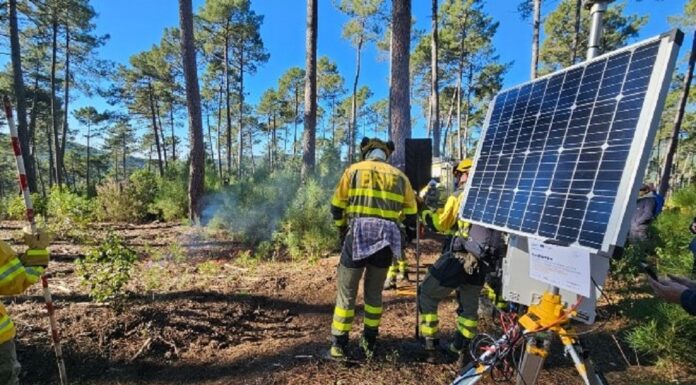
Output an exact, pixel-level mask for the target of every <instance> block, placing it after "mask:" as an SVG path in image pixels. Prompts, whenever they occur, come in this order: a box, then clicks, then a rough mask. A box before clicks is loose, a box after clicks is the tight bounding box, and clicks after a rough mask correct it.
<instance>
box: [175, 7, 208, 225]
mask: <svg viewBox="0 0 696 385" xmlns="http://www.w3.org/2000/svg"><path fill="white" fill-rule="evenodd" d="M179 24H180V26H181V56H182V62H183V67H184V78H185V82H186V106H187V108H188V115H189V142H190V146H191V150H190V153H189V159H190V162H191V165H190V168H189V187H188V196H189V220H190V221H192V222H195V221H197V220H198V219H199V218H200V213H201V209H202V207H201V198H202V197H203V191H204V187H205V185H204V183H205V149H204V147H203V122H202V118H201V95H200V90H199V88H198V73H197V72H196V69H197V67H196V47H195V45H194V44H195V43H194V38H193V10H192V5H191V0H179Z"/></svg>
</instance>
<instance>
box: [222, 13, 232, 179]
mask: <svg viewBox="0 0 696 385" xmlns="http://www.w3.org/2000/svg"><path fill="white" fill-rule="evenodd" d="M224 56H225V65H224V71H225V114H226V119H227V146H226V147H227V176H228V177H231V176H232V114H231V112H230V22H229V20H228V21H227V24H226V25H225V53H224Z"/></svg>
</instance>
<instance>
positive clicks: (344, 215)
mask: <svg viewBox="0 0 696 385" xmlns="http://www.w3.org/2000/svg"><path fill="white" fill-rule="evenodd" d="M393 151H394V144H393V143H392V142H387V143H385V142H383V141H381V140H379V139H368V138H363V140H362V142H361V143H360V153H361V157H362V161H361V162H358V163H355V164H353V165H351V166H349V167H348V169H347V170H346V171H345V172H344V173H343V176H342V177H341V179H340V181H339V182H338V186H337V187H336V192H335V193H334V195H333V198H332V200H331V213H332V215H333V218H334V221H335V223H336V226H338V228H339V231H340V233H341V234H342V237H343V246H342V251H341V260H340V263H339V265H338V278H337V294H336V307H335V308H334V313H333V320H332V323H331V335H332V344H331V349H330V351H329V356H330V358H332V359H336V360H342V359H344V358H345V357H346V347H347V345H348V335H349V333H350V331H351V329H352V325H353V318H354V317H355V299H356V296H357V293H358V285H359V284H360V280H361V278H363V274H364V283H363V284H364V296H365V307H364V316H363V323H364V329H363V338H362V340H361V344H360V346H361V347H362V348H363V350H364V351H365V354H366V355H368V356H370V355H371V354H372V353H373V352H374V349H375V344H376V339H377V334H378V330H379V325H380V320H381V317H382V286H383V285H384V280H385V279H386V276H387V268H388V267H389V265H390V264H391V261H392V258H393V257H397V258H398V257H399V256H400V255H401V252H402V245H401V243H402V236H401V231H400V229H399V222H402V224H403V225H404V226H405V228H406V240H407V241H410V240H411V239H413V238H415V231H416V229H415V226H416V218H417V217H416V216H417V206H416V196H415V193H414V192H413V189H412V188H411V183H410V182H409V180H408V178H407V177H406V175H404V174H403V173H402V172H401V171H400V170H399V169H397V168H395V167H393V166H391V165H390V164H388V163H387V159H388V158H389V155H391V153H392V152H393Z"/></svg>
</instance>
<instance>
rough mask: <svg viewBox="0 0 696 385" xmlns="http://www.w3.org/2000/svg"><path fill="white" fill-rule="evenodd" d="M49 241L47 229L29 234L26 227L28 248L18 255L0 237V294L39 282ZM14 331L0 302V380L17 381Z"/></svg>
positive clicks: (13, 291)
mask: <svg viewBox="0 0 696 385" xmlns="http://www.w3.org/2000/svg"><path fill="white" fill-rule="evenodd" d="M49 242H50V240H49V235H48V234H47V233H45V232H39V233H38V234H32V232H31V230H30V229H29V228H25V229H24V243H25V244H26V245H27V246H29V250H27V252H26V253H24V254H22V255H20V256H18V255H17V253H15V252H14V250H12V248H11V247H10V246H9V245H8V244H7V243H5V242H3V241H0V295H17V294H21V293H23V292H24V290H26V289H27V288H28V287H29V286H31V285H33V284H34V283H36V282H38V280H39V278H40V277H41V274H42V273H43V271H44V269H45V268H46V267H47V266H48V251H47V250H46V247H48V244H49ZM15 333H16V331H15V327H14V324H13V323H12V320H11V319H10V316H9V314H8V313H7V309H5V307H4V306H3V305H2V304H0V384H18V383H19V372H20V369H21V365H20V364H19V361H17V352H16V349H15V342H14V338H15Z"/></svg>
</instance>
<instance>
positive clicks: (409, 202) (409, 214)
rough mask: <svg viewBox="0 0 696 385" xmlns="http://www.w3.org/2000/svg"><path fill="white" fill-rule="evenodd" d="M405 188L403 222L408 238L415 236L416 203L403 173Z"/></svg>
mask: <svg viewBox="0 0 696 385" xmlns="http://www.w3.org/2000/svg"><path fill="white" fill-rule="evenodd" d="M403 178H404V179H405V185H406V188H405V190H404V207H403V214H404V221H403V224H404V226H405V227H406V235H407V236H408V238H410V239H414V238H415V237H416V225H417V223H418V203H417V202H416V193H415V192H414V191H413V188H412V187H411V182H409V180H408V178H406V176H405V175H404V176H403Z"/></svg>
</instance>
